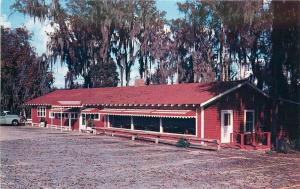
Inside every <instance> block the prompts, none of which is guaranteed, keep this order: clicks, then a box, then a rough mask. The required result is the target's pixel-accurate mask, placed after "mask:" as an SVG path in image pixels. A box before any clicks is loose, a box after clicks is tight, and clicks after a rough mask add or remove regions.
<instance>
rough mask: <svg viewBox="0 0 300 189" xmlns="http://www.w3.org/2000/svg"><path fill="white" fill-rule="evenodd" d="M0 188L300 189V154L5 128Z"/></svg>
mask: <svg viewBox="0 0 300 189" xmlns="http://www.w3.org/2000/svg"><path fill="white" fill-rule="evenodd" d="M0 132H1V136H0V144H1V172H0V173H1V174H0V181H1V188H2V189H4V188H13V189H17V188H280V187H287V188H300V154H299V153H293V154H287V155H285V154H276V153H273V154H265V153H264V152H258V151H255V152H254V151H252V152H243V151H239V150H221V151H219V152H215V151H205V150H197V149H182V148H177V147H174V146H168V145H163V144H158V145H155V144H154V143H150V142H142V141H130V140H128V139H125V138H118V137H109V136H99V135H97V136H94V135H90V134H79V133H76V132H72V133H61V132H60V131H55V130H50V129H46V128H31V127H24V126H23V127H0Z"/></svg>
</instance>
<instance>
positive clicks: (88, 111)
mask: <svg viewBox="0 0 300 189" xmlns="http://www.w3.org/2000/svg"><path fill="white" fill-rule="evenodd" d="M81 112H82V113H86V114H89V113H90V114H93V113H100V110H99V109H97V108H86V109H84V110H82V111H81Z"/></svg>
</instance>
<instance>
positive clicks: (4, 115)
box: [0, 111, 21, 126]
mask: <svg viewBox="0 0 300 189" xmlns="http://www.w3.org/2000/svg"><path fill="white" fill-rule="evenodd" d="M20 122H21V118H20V117H19V116H18V115H14V114H10V113H9V111H3V112H1V116H0V125H13V126H17V125H19V124H20Z"/></svg>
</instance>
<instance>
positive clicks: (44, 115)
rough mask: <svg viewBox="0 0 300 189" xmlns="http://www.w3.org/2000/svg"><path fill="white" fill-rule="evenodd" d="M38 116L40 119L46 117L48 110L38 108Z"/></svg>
mask: <svg viewBox="0 0 300 189" xmlns="http://www.w3.org/2000/svg"><path fill="white" fill-rule="evenodd" d="M37 116H38V117H46V108H45V107H38V108H37Z"/></svg>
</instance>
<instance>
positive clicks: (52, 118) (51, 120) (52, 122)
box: [50, 114, 54, 129]
mask: <svg viewBox="0 0 300 189" xmlns="http://www.w3.org/2000/svg"><path fill="white" fill-rule="evenodd" d="M53 115H54V114H53ZM50 120H51V125H50V129H52V125H53V118H52V117H51V119H50Z"/></svg>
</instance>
